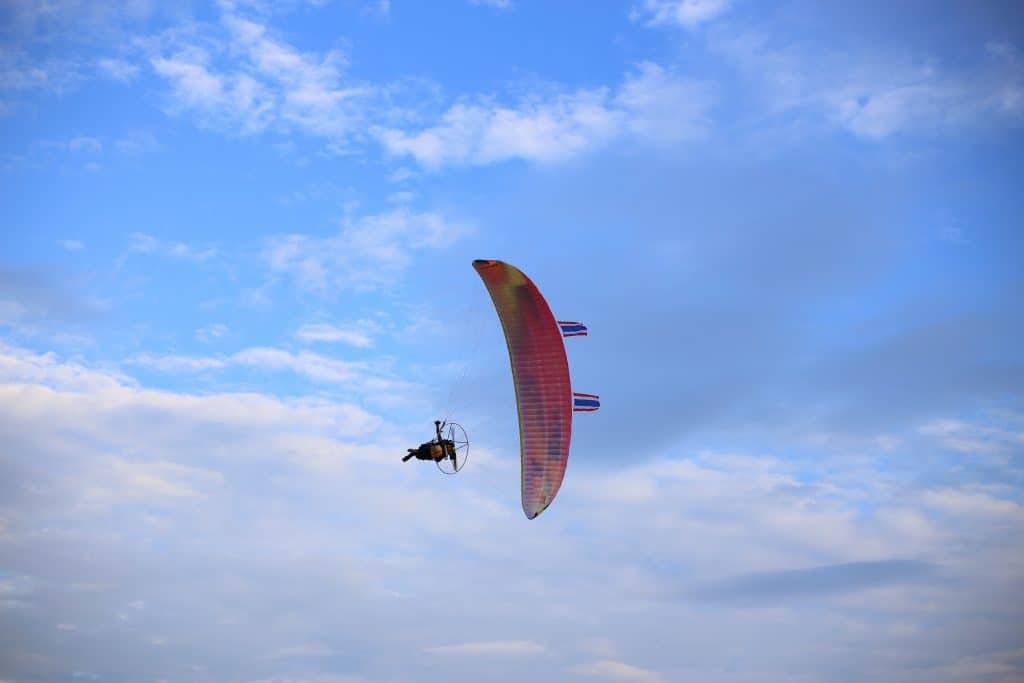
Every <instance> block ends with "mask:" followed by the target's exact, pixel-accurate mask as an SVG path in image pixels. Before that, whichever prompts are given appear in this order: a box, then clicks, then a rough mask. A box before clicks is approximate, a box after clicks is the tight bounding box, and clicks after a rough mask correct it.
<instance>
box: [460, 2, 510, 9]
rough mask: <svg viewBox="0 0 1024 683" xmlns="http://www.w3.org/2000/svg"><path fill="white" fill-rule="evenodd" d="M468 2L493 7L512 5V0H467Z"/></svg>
mask: <svg viewBox="0 0 1024 683" xmlns="http://www.w3.org/2000/svg"><path fill="white" fill-rule="evenodd" d="M469 4H471V5H479V6H482V7H493V8H495V9H510V8H511V7H512V0H469Z"/></svg>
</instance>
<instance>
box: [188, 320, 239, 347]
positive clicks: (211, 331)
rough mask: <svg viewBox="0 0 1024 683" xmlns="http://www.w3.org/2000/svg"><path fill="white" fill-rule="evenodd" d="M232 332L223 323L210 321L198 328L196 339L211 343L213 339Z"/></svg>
mask: <svg viewBox="0 0 1024 683" xmlns="http://www.w3.org/2000/svg"><path fill="white" fill-rule="evenodd" d="M230 332H231V330H230V329H229V328H228V326H227V325H225V324H223V323H210V324H209V325H203V326H202V327H200V328H199V329H198V330H196V339H198V340H199V341H201V342H203V343H204V344H209V343H210V342H212V341H215V340H217V339H221V338H223V337H226V336H227V335H228V334H229V333H230Z"/></svg>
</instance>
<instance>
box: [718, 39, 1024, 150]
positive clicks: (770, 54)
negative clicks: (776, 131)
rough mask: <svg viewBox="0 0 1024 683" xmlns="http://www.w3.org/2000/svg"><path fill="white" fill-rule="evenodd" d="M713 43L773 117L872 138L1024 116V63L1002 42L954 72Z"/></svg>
mask: <svg viewBox="0 0 1024 683" xmlns="http://www.w3.org/2000/svg"><path fill="white" fill-rule="evenodd" d="M714 45H715V46H716V47H715V49H717V50H719V51H720V52H721V53H722V54H724V55H725V56H726V57H728V58H729V59H731V60H732V61H733V63H734V64H735V65H736V66H737V67H738V68H739V70H740V72H741V73H743V74H745V75H746V76H747V77H748V78H749V79H750V81H751V82H754V83H758V84H759V90H760V91H761V93H762V96H763V98H764V103H765V104H766V105H767V107H768V109H769V113H774V114H776V115H792V114H795V113H796V114H799V113H812V114H816V115H818V116H819V117H821V119H822V120H823V121H824V122H826V123H827V124H829V125H832V126H835V127H838V128H841V129H844V130H846V131H848V132H850V133H852V134H853V135H856V136H857V137H860V138H863V139H866V140H872V141H880V140H883V139H885V138H888V137H890V136H893V135H898V134H911V135H914V134H921V133H929V132H936V131H939V132H941V131H948V130H952V129H959V128H963V127H968V126H977V125H981V126H986V125H992V124H993V123H997V122H1000V121H1002V122H1005V121H1020V120H1021V118H1022V116H1024V61H1022V59H1021V56H1020V54H1019V52H1018V51H1017V50H1016V49H1014V48H1012V47H1010V46H1007V45H1004V44H989V45H987V46H984V49H983V50H982V51H981V53H980V54H978V55H976V57H977V58H976V59H975V60H972V62H966V63H965V65H963V66H960V67H958V68H955V69H954V68H950V67H948V66H947V67H941V66H937V65H934V64H932V63H931V62H930V61H929V60H927V59H918V60H915V61H908V60H907V59H906V58H902V57H895V56H893V55H887V54H879V53H878V52H877V51H873V52H862V51H856V50H850V51H846V52H843V53H837V52H831V51H828V50H827V49H826V50H822V49H820V48H819V47H813V48H811V47H798V46H786V47H779V46H775V45H773V44H772V41H771V40H770V39H769V37H768V36H765V35H757V34H745V35H738V36H736V35H734V36H731V37H723V36H718V37H717V38H716V39H715V41H714Z"/></svg>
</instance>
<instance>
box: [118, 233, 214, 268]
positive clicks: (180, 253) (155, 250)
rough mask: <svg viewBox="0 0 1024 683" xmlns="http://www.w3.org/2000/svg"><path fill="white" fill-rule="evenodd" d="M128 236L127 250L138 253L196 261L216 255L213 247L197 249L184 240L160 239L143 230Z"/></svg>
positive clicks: (202, 260)
mask: <svg viewBox="0 0 1024 683" xmlns="http://www.w3.org/2000/svg"><path fill="white" fill-rule="evenodd" d="M128 238H129V242H128V251H129V252H135V253H139V254H155V255H159V256H165V257H169V258H176V259H185V260H188V261H195V262H197V263H202V262H204V261H209V260H210V259H212V258H213V257H214V256H216V255H217V250H216V249H215V248H214V247H206V248H205V249H199V248H196V247H194V246H191V245H189V244H185V243H184V242H169V241H165V240H161V239H159V238H157V237H154V236H152V235H148V234H146V233H144V232H133V233H132V234H131V235H129V236H128Z"/></svg>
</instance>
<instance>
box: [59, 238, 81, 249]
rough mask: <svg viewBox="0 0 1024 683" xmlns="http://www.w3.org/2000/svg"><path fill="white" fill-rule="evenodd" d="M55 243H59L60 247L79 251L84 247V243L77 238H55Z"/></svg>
mask: <svg viewBox="0 0 1024 683" xmlns="http://www.w3.org/2000/svg"><path fill="white" fill-rule="evenodd" d="M57 244H59V245H60V246H61V248H62V249H67V250H68V251H81V250H82V249H84V248H85V245H84V244H82V243H81V242H80V241H79V240H57Z"/></svg>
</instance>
